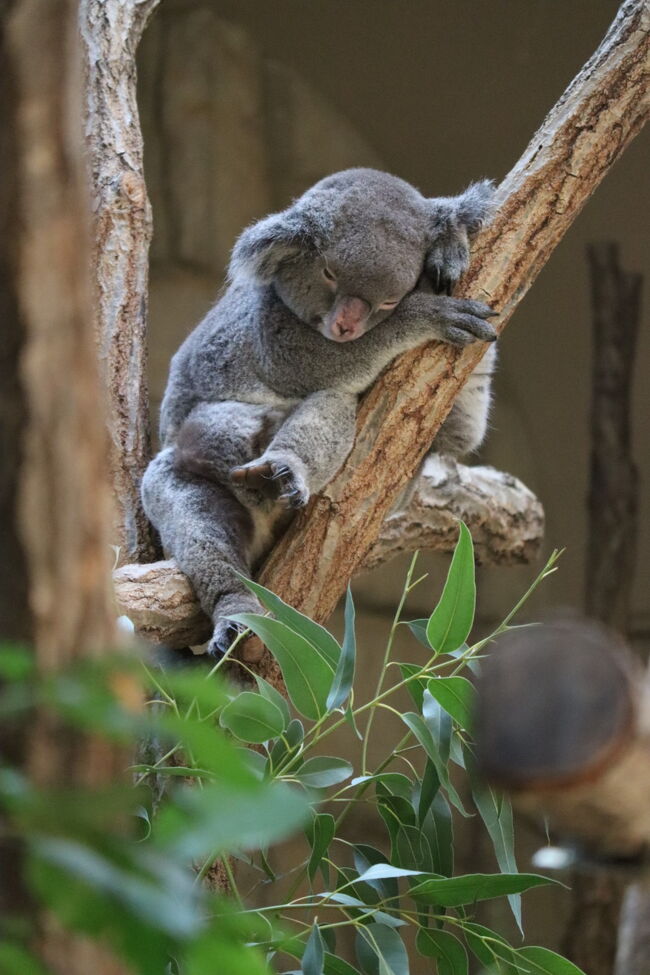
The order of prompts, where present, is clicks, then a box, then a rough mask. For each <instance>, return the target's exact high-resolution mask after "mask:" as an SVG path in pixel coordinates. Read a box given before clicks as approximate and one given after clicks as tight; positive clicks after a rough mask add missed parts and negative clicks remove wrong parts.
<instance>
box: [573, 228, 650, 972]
mask: <svg viewBox="0 0 650 975" xmlns="http://www.w3.org/2000/svg"><path fill="white" fill-rule="evenodd" d="M587 257H588V261H589V275H590V283H591V304H592V314H593V323H594V327H593V367H592V373H593V375H592V401H591V472H590V482H589V525H588V532H587V538H588V542H587V577H586V579H585V608H586V610H587V613H588V614H589V615H590V616H593V617H595V618H596V619H600V620H602V621H603V623H607V624H608V625H610V626H611V627H612V628H613V629H616V630H618V631H619V632H620V633H622V634H624V635H627V631H628V627H629V616H630V595H631V591H632V583H633V581H634V568H635V553H636V535H637V531H638V524H637V508H638V475H637V470H636V466H635V464H634V460H633V458H632V450H631V436H630V433H631V431H630V417H631V412H632V411H631V402H630V401H631V395H632V379H633V370H634V366H635V362H636V339H637V335H638V331H639V323H640V318H641V315H640V312H641V286H642V283H643V279H642V277H641V275H640V274H630V273H628V272H626V271H623V269H622V268H621V265H620V261H619V253H618V247H617V246H616V244H615V243H613V242H608V243H602V244H593V245H592V246H591V247H589V249H588V252H587ZM572 889H573V910H572V913H571V917H570V919H569V923H568V926H567V932H566V935H565V939H564V950H565V952H566V954H567V956H568V957H569V958H571V959H572V961H574V962H575V963H576V964H577V965H579V966H580V967H581V968H583V969H584V970H585V971H586V972H589V975H610V973H611V972H612V971H613V970H614V961H615V956H616V949H617V941H618V929H619V917H620V914H621V903H622V900H623V890H624V883H623V881H622V880H621V879H618V878H616V877H613V876H610V875H609V874H607V873H606V872H602V871H601V872H600V873H598V874H597V875H593V874H592V873H578V874H576V875H575V877H574V879H573V883H572ZM647 897H648V895H647V892H646V893H643V892H642V891H641V889H638V890H636V891H635V893H634V894H633V895H632V898H631V900H630V903H633V904H634V919H632V917H630V918H628V919H627V922H626V923H624V925H623V928H624V930H625V932H626V944H627V945H628V946H629V947H628V949H626V955H627V960H625V961H624V962H623V963H622V967H620V966H621V960H619V968H618V969H617V971H618V972H619V975H623V973H624V975H645V973H647V972H648V970H650V953H649V945H648V939H647V932H646V939H645V940H646V944H645V950H644V951H642V949H641V947H640V946H639V944H638V943H637V939H636V938H635V935H634V931H635V930H638V931H640V930H641V929H640V928H639V924H638V920H639V916H640V914H641V913H642V912H640V911H639V906H638V905H639V902H640V901H643V902H644V903H646V904H647ZM623 928H622V930H623ZM633 956H634V959H635V963H634V964H632V957H633Z"/></svg>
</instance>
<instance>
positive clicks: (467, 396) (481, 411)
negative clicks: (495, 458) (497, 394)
mask: <svg viewBox="0 0 650 975" xmlns="http://www.w3.org/2000/svg"><path fill="white" fill-rule="evenodd" d="M495 363H496V348H495V346H490V347H489V348H488V349H487V350H486V352H485V355H484V356H483V358H482V359H481V361H480V362H479V364H478V366H477V367H476V369H475V370H474V372H473V373H472V375H471V376H470V377H469V379H468V380H467V382H466V383H465V385H464V386H463V388H462V389H461V391H460V393H459V394H458V397H457V398H456V401H455V403H454V405H453V406H452V408H451V410H450V412H449V414H448V416H447V419H446V420H445V422H444V423H443V424H442V426H441V427H440V430H439V431H438V434H437V436H436V438H435V440H434V441H433V446H432V448H431V449H432V451H434V452H435V453H437V454H451V455H452V456H454V457H461V456H463V455H464V454H469V453H471V452H472V451H473V450H477V449H478V448H479V447H480V446H481V444H482V442H483V438H484V437H485V433H486V430H487V423H488V416H489V412H490V402H491V399H492V391H491V385H492V373H493V372H494V367H495Z"/></svg>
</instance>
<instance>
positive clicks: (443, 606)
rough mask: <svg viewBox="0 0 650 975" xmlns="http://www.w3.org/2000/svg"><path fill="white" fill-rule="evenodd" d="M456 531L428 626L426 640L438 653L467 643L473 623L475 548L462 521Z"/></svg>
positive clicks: (449, 650)
mask: <svg viewBox="0 0 650 975" xmlns="http://www.w3.org/2000/svg"><path fill="white" fill-rule="evenodd" d="M459 529H460V530H459V535H458V542H457V543H456V548H455V549H454V554H453V557H452V560H451V565H450V566H449V572H448V573H447V580H446V582H445V586H444V589H443V591H442V596H441V597H440V601H439V603H438V605H437V606H436V608H435V609H434V611H433V613H432V614H431V616H430V617H429V620H428V622H427V640H428V641H429V645H430V646H431V647H432V648H433V649H434V650H435V651H436V652H437V653H451V651H452V650H457V649H458V647H460V646H461V644H463V643H465V641H466V640H467V637H468V636H469V633H470V631H471V629H472V624H473V622H474V610H475V607H476V582H475V568H474V546H473V544H472V536H471V535H470V533H469V529H468V528H467V526H466V525H465V524H464V523H463V522H462V521H461V522H460V525H459Z"/></svg>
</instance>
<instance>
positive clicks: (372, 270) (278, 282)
mask: <svg viewBox="0 0 650 975" xmlns="http://www.w3.org/2000/svg"><path fill="white" fill-rule="evenodd" d="M424 253H425V245H424V239H422V241H421V242H420V241H417V242H413V241H409V240H408V239H405V238H404V235H403V234H401V233H400V228H399V227H398V226H390V225H388V226H387V225H386V222H385V221H384V222H382V223H379V222H378V221H373V220H364V221H363V222H361V225H357V227H355V228H352V227H351V226H348V228H347V231H346V233H344V234H342V235H340V236H339V235H334V234H332V235H331V236H330V239H329V240H327V241H326V242H324V246H323V248H322V250H320V251H315V250H311V249H308V250H307V251H303V252H302V253H300V254H298V255H296V256H295V257H294V258H293V259H291V260H288V261H286V262H284V263H283V264H281V265H280V266H279V267H278V269H277V272H276V274H275V275H274V277H273V285H274V287H275V289H276V291H277V293H278V295H279V296H280V298H281V299H282V301H283V302H284V303H285V304H286V305H287V307H288V308H290V309H291V311H293V313H294V314H295V315H297V316H298V318H300V319H301V320H302V321H303V322H305V323H306V324H307V325H309V326H310V327H311V328H314V329H317V330H318V331H319V332H320V333H321V334H322V335H324V336H325V338H328V339H330V340H332V341H334V342H350V341H352V340H354V339H358V338H360V337H361V336H362V335H364V334H365V333H366V332H368V331H369V330H370V329H371V328H374V326H375V325H377V324H378V323H379V322H381V321H383V319H385V318H387V317H388V315H390V314H391V312H392V311H394V309H395V308H396V307H397V305H398V304H399V302H400V301H401V300H402V298H403V297H404V295H406V294H408V292H409V291H412V290H413V288H414V287H415V285H416V284H417V281H418V278H419V276H420V274H421V271H422V264H423V261H424Z"/></svg>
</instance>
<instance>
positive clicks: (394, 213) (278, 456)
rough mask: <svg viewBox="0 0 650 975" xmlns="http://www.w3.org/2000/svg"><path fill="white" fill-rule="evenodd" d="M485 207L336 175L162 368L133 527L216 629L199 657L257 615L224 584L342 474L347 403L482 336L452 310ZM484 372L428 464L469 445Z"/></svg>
mask: <svg viewBox="0 0 650 975" xmlns="http://www.w3.org/2000/svg"><path fill="white" fill-rule="evenodd" d="M492 198H493V187H492V184H491V183H489V182H487V181H485V182H480V183H476V184H473V185H472V186H470V187H469V188H468V189H467V190H466V191H465V192H464V193H463V194H461V195H460V196H457V197H445V198H438V199H426V198H425V197H424V196H422V194H421V193H419V191H418V190H416V189H415V188H414V187H413V186H411V185H409V184H408V183H406V182H404V181H403V180H401V179H399V178H397V177H395V176H391V175H389V174H387V173H383V172H379V171H376V170H372V169H350V170H346V171H344V172H341V173H336V174H334V175H332V176H329V177H327V178H326V179H323V180H321V181H320V182H319V183H317V184H316V185H315V186H313V187H312V188H311V189H309V190H308V191H307V192H306V193H305V194H304V195H303V196H301V197H300V198H299V199H297V200H296V201H294V203H293V204H292V205H291V206H290V207H289V208H288V209H286V210H284V211H283V212H281V213H276V214H272V215H270V216H267V217H265V218H264V219H262V220H260V221H259V222H257V223H255V224H253V225H252V226H251V227H249V228H248V229H246V230H245V231H244V232H243V233H242V235H241V236H240V237H239V239H238V240H237V242H236V244H235V246H234V249H233V252H232V257H231V261H230V268H229V283H228V285H227V287H226V289H225V291H224V292H223V294H222V296H221V297H220V299H219V300H218V301H217V303H216V305H215V306H214V307H213V308H212V309H211V310H210V311H209V312H208V314H207V315H206V317H205V318H204V320H203V321H202V322H201V323H200V324H199V325H198V326H197V327H196V329H195V330H194V331H193V332H192V333H191V334H190V335H189V337H188V338H187V339H186V340H185V342H184V343H183V344H182V345H181V347H180V349H179V350H178V352H177V353H176V354H175V355H174V357H173V359H172V363H171V368H170V374H169V381H168V385H167V389H166V392H165V395H164V399H163V403H162V407H161V418H160V439H161V444H162V449H161V451H160V453H159V454H158V455H157V456H156V457H155V458H154V460H153V461H152V462H151V464H150V465H149V467H148V468H147V470H146V472H145V475H144V478H143V482H142V498H143V503H144V508H145V511H146V513H147V516H148V517H149V519H150V520H151V522H152V523H153V525H154V526H155V527H156V528H157V530H158V532H159V534H160V537H161V541H162V544H163V547H164V549H165V551H166V553H167V554H168V555H172V556H173V557H174V558H175V559H176V561H177V563H178V565H179V567H180V568H181V569H182V571H183V572H185V573H186V574H187V575H188V576H189V578H190V579H191V581H192V583H193V585H194V588H195V590H196V593H197V596H198V598H199V600H200V602H201V605H202V607H203V609H204V610H205V612H206V613H207V614H208V615H209V616H210V617H211V619H212V621H213V623H214V634H213V637H212V639H211V641H210V643H209V645H208V651H209V652H210V653H212V654H215V655H220V654H223V653H224V652H225V651H226V650H227V648H228V647H229V646H230V644H231V642H232V639H233V637H234V636H235V634H236V633H237V627H236V626H235V624H234V623H232V622H231V621H230V620H229V619H228V617H229V616H231V615H232V614H234V613H238V612H247V611H248V612H261V611H262V609H261V606H260V604H259V603H258V602H257V600H256V599H255V598H254V597H253V596H252V595H251V593H250V592H249V591H248V590H247V589H246V587H245V586H244V585H243V584H242V582H241V581H240V578H239V576H238V573H241V574H244V575H250V574H251V573H252V572H254V571H255V569H256V567H257V566H258V564H259V561H260V559H261V558H262V556H263V555H264V554H265V553H266V551H268V549H269V547H270V546H271V545H272V543H273V541H274V539H275V538H276V537H277V535H278V533H280V532H281V531H282V530H283V529H284V527H285V526H286V524H287V521H288V519H289V518H290V517H291V513H292V511H293V510H294V509H296V508H300V507H302V506H304V505H305V504H306V503H307V501H308V500H309V498H310V497H311V495H312V494H314V493H316V492H318V491H320V490H321V489H322V488H323V487H324V486H325V485H326V484H327V482H328V481H329V480H330V479H331V478H332V477H333V476H334V474H335V473H336V472H337V470H338V469H339V468H340V466H341V465H342V463H343V461H344V460H345V458H346V456H347V454H348V453H349V451H350V449H351V447H352V443H353V437H354V430H355V416H356V409H357V402H358V398H359V396H360V394H362V393H363V392H364V391H365V390H366V389H367V388H368V387H369V386H370V385H371V383H372V382H373V381H374V380H375V379H376V378H377V376H378V375H379V373H380V372H381V371H382V370H383V369H384V368H385V367H386V366H387V365H388V364H389V363H390V362H391V361H392V360H393V359H394V358H395V357H396V356H397V355H399V354H400V353H402V352H404V351H406V350H407V349H412V348H414V347H416V346H418V345H420V344H422V343H425V342H427V341H429V340H432V339H436V340H438V341H441V342H450V343H452V344H453V345H465V344H467V343H469V342H475V341H481V342H493V341H494V339H495V338H496V333H495V331H494V328H493V326H492V325H491V324H490V322H489V321H488V319H489V318H490V317H491V316H492V315H493V314H495V313H494V312H493V311H492V309H491V308H490V307H489V306H488V305H486V304H484V303H482V302H480V301H473V300H466V299H457V298H453V297H451V292H452V290H453V287H454V285H455V283H456V281H457V279H458V278H459V276H460V275H461V274H462V273H463V271H464V270H465V269H466V267H467V264H468V261H469V242H470V238H471V236H472V234H474V233H475V232H476V231H477V230H478V229H479V227H480V226H481V225H482V224H483V223H484V222H485V220H486V219H488V217H489V216H490V211H491V206H492ZM486 359H487V360H488V361H486ZM492 362H493V357H488V356H486V357H485V358H484V360H483V362H482V364H481V366H480V367H479V369H480V372H477V373H476V374H475V375H474V376H472V377H471V379H470V382H469V383H468V384H467V385H466V386H465V388H464V389H463V391H462V392H461V394H460V396H459V397H458V399H457V401H456V403H455V405H454V407H453V409H452V411H451V413H450V414H449V417H448V418H447V420H446V422H445V424H444V425H443V427H441V430H440V432H439V434H438V436H437V437H436V440H435V443H434V445H433V449H434V450H436V451H440V452H446V453H452V454H454V455H459V454H462V453H464V452H467V451H470V450H473V449H475V448H476V447H477V446H478V445H479V444H480V442H481V440H482V439H483V435H484V433H485V426H486V419H487V412H488V406H489V398H490V372H491V369H492Z"/></svg>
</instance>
